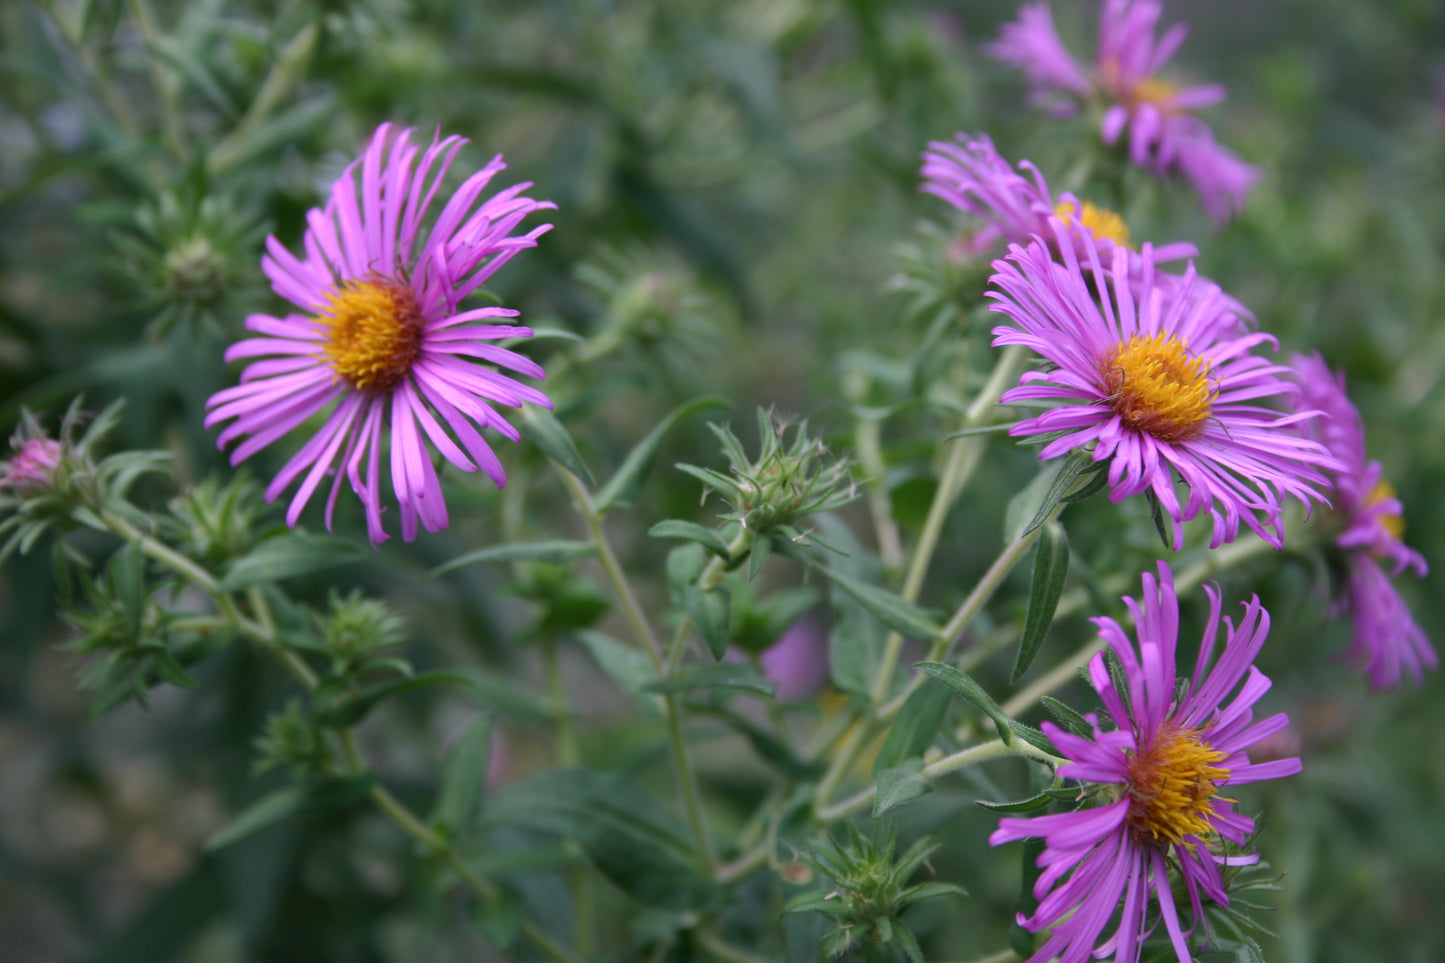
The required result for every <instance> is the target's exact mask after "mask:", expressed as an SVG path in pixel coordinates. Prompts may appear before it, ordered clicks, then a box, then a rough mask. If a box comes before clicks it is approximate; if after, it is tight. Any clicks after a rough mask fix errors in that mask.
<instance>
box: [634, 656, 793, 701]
mask: <svg viewBox="0 0 1445 963" xmlns="http://www.w3.org/2000/svg"><path fill="white" fill-rule="evenodd" d="M643 689H644V690H645V691H647V692H690V691H692V690H694V689H748V690H750V691H752V692H759V693H762V694H763V695H767V696H771V695H772V694H773V684H772V683H771V682H769V681H768V680H767V678H766V677H765V676H764V675H763V674H762V673H761V672H759V671H758V667H757V666H755V665H753V664H752V663H751V662H719V663H717V664H716V665H695V666H690V667H688V668H686V669H683V670H682V671H680V672H678V673H677V674H676V675H674V676H673V677H672V678H670V679H659V680H657V681H655V682H649V683H648V684H647V685H645V686H644V687H643Z"/></svg>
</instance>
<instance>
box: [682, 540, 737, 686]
mask: <svg viewBox="0 0 1445 963" xmlns="http://www.w3.org/2000/svg"><path fill="white" fill-rule="evenodd" d="M752 542H753V535H752V533H751V532H749V531H748V530H747V529H746V528H741V527H739V529H738V532H737V534H736V535H734V536H733V537H732V540H731V541H729V542H728V554H727V558H726V559H724V558H722V557H721V556H718V555H714V556H713V557H712V559H711V561H709V562H708V563H707V567H705V568H704V569H703V570H702V574H700V575H698V577H697V584H698V587H699V588H701V589H703V590H704V591H706V590H707V589H708V588H709V587H710V586H711V585H712V584H713V583H715V582H717V581H719V580H721V579H722V577H723V572H725V571H726V570H727V565H728V560H729V559H734V558H737V557H738V554H739V553H741V552H743V551H746V550H747V548H748V546H749V545H751V544H752ZM692 628H693V625H692V618H691V616H689V615H688V614H687V613H686V612H684V613H682V618H680V619H678V622H677V628H676V630H674V631H673V634H672V642H671V643H670V644H669V645H668V647H667V657H666V659H665V660H664V667H663V673H664V674H663V678H664V679H670V678H672V677H673V675H674V674H676V672H677V664H678V662H680V661H682V653H683V650H684V649H685V648H686V646H687V639H688V636H689V635H690V634H691V632H692Z"/></svg>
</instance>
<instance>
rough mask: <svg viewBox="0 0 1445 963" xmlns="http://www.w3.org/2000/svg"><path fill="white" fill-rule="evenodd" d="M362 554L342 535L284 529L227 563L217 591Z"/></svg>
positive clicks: (272, 579)
mask: <svg viewBox="0 0 1445 963" xmlns="http://www.w3.org/2000/svg"><path fill="white" fill-rule="evenodd" d="M362 554H363V553H362V549H361V547H360V546H359V545H357V544H355V543H354V542H350V541H348V540H346V539H344V538H338V537H336V536H333V535H310V534H307V533H305V532H286V533H284V534H281V535H277V536H275V537H273V538H268V539H266V540H265V541H264V542H262V543H260V544H259V545H257V546H256V547H255V548H253V549H252V550H251V551H250V552H248V553H246V554H245V555H243V556H241V557H240V558H238V559H236V560H235V561H233V562H232V563H231V564H230V565H228V566H227V567H226V572H225V574H224V575H223V576H222V577H221V591H223V592H235V591H238V590H240V589H243V588H247V587H249V586H252V585H259V584H261V583H263V582H276V581H280V580H281V579H286V578H295V577H296V576H298V575H309V574H311V573H312V572H319V571H322V570H323V569H328V568H334V567H336V566H337V565H345V564H347V563H349V562H355V561H357V560H358V559H360V558H361V556H362Z"/></svg>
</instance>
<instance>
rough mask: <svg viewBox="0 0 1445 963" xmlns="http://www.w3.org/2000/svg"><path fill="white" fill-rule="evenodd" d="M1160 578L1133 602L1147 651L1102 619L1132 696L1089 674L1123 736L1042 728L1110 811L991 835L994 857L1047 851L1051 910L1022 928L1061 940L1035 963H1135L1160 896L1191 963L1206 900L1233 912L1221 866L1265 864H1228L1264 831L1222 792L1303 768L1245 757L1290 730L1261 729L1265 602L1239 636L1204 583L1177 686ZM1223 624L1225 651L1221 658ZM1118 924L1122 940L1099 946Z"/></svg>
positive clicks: (1046, 905)
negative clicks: (1202, 608)
mask: <svg viewBox="0 0 1445 963" xmlns="http://www.w3.org/2000/svg"><path fill="white" fill-rule="evenodd" d="M1158 572H1159V575H1158V578H1157V579H1155V578H1154V577H1153V576H1151V575H1149V574H1148V573H1145V575H1144V577H1143V583H1144V594H1143V598H1142V601H1141V602H1136V601H1135V600H1134V599H1132V598H1125V599H1124V603H1125V604H1126V605H1127V606H1128V608H1129V611H1130V613H1131V614H1132V615H1133V617H1134V624H1135V626H1136V629H1135V635H1136V636H1137V639H1138V642H1137V646H1136V644H1135V642H1134V641H1132V640H1131V639H1130V638H1129V636H1128V634H1127V633H1125V631H1124V629H1123V628H1122V627H1120V625H1119V624H1118V623H1117V622H1115V621H1114V620H1113V619H1110V618H1096V619H1094V620H1093V621H1094V624H1095V625H1097V626H1098V627H1099V634H1100V636H1101V637H1102V638H1103V640H1104V641H1105V642H1106V643H1107V644H1108V646H1109V648H1110V649H1111V650H1112V651H1113V653H1114V655H1115V656H1117V657H1118V659H1119V662H1120V664H1122V666H1123V669H1124V676H1125V678H1127V680H1128V687H1127V689H1126V690H1125V691H1123V692H1120V691H1118V690H1117V689H1116V688H1115V687H1114V682H1113V680H1112V678H1111V676H1110V673H1109V669H1108V667H1107V665H1106V662H1105V658H1104V654H1103V653H1099V654H1097V655H1095V656H1094V658H1093V660H1092V661H1091V662H1090V663H1089V679H1090V681H1091V682H1092V684H1093V686H1094V688H1095V689H1096V690H1097V691H1098V694H1099V697H1100V699H1101V700H1102V701H1103V704H1104V709H1105V711H1106V712H1107V713H1108V715H1109V717H1110V719H1111V720H1112V722H1113V724H1114V728H1112V729H1110V730H1108V731H1105V730H1103V729H1101V728H1100V726H1099V721H1098V719H1097V717H1095V716H1093V715H1090V716H1088V717H1086V718H1087V719H1088V720H1089V722H1090V723H1091V724H1092V725H1093V727H1094V732H1093V736H1092V738H1085V737H1083V736H1077V735H1072V734H1070V733H1068V732H1064V731H1063V730H1061V729H1059V728H1058V727H1057V726H1055V725H1053V724H1052V723H1049V722H1045V723H1044V724H1043V728H1044V731H1045V732H1046V733H1047V734H1048V737H1049V738H1050V739H1051V740H1052V741H1053V743H1054V745H1055V746H1057V747H1058V749H1059V751H1060V752H1061V753H1063V755H1064V756H1066V757H1067V758H1068V759H1069V763H1068V764H1067V765H1064V766H1061V767H1059V775H1061V776H1065V777H1069V778H1073V779H1078V780H1080V781H1081V782H1085V783H1092V784H1095V785H1096V786H1097V792H1096V793H1095V795H1096V797H1097V798H1099V799H1101V800H1102V804H1100V805H1097V806H1093V807H1091V808H1087V809H1081V810H1079V811H1077V812H1071V813H1061V814H1057V815H1049V816H1038V817H1035V818H1032V819H1019V818H1007V819H1001V820H999V828H998V829H997V830H996V831H995V832H994V833H993V835H992V836H990V837H989V842H990V843H991V844H993V845H995V846H998V845H1000V844H1002V843H1008V842H1013V841H1016V840H1021V839H1026V838H1029V837H1041V838H1043V840H1044V843H1045V848H1044V852H1043V854H1042V855H1041V856H1040V857H1039V862H1038V865H1039V866H1040V867H1041V868H1042V869H1043V872H1042V873H1041V874H1040V875H1039V878H1038V881H1037V882H1036V883H1035V884H1034V895H1035V896H1037V897H1038V898H1039V900H1040V903H1039V906H1038V909H1037V910H1035V912H1034V915H1033V916H1031V917H1023V916H1022V915H1020V918H1019V924H1020V925H1021V926H1024V927H1025V928H1027V929H1029V930H1031V931H1033V932H1038V931H1040V930H1044V929H1049V928H1052V932H1051V933H1050V934H1049V937H1048V939H1047V940H1046V941H1045V942H1044V945H1043V946H1042V947H1041V948H1040V949H1039V951H1038V952H1037V953H1035V954H1034V955H1033V957H1032V958H1031V960H1030V963H1043V961H1045V960H1051V959H1054V958H1055V957H1058V958H1059V959H1060V960H1061V961H1062V963H1082V961H1084V960H1087V959H1089V957H1090V956H1091V955H1092V956H1096V957H1101V958H1102V957H1104V956H1106V955H1110V954H1112V955H1113V958H1114V959H1116V960H1120V961H1137V960H1138V959H1139V957H1140V953H1141V949H1142V944H1143V942H1144V940H1145V939H1146V938H1147V937H1148V936H1149V935H1150V933H1151V932H1152V929H1153V927H1152V926H1147V925H1146V921H1147V919H1148V917H1149V915H1150V914H1149V904H1150V901H1151V895H1150V894H1151V891H1152V893H1153V896H1152V900H1153V902H1154V903H1155V904H1156V905H1157V908H1158V921H1162V922H1163V924H1164V928H1165V930H1166V932H1167V933H1168V935H1169V939H1170V941H1171V943H1172V944H1173V946H1174V952H1175V954H1176V955H1177V956H1178V958H1179V960H1180V961H1181V963H1188V961H1189V960H1190V959H1191V956H1190V953H1189V945H1188V937H1189V934H1190V933H1191V932H1192V931H1193V927H1194V925H1197V924H1198V923H1199V922H1200V921H1201V920H1202V919H1203V901H1204V899H1205V898H1208V899H1210V900H1213V901H1214V902H1215V903H1218V904H1220V905H1225V906H1227V905H1228V904H1229V894H1228V893H1227V892H1226V890H1225V886H1224V880H1223V878H1222V876H1221V873H1220V870H1219V867H1220V866H1222V865H1236V866H1237V865H1246V864H1249V863H1253V862H1255V861H1257V859H1258V857H1257V856H1231V857H1226V856H1224V855H1221V853H1220V850H1221V849H1222V844H1221V840H1227V841H1228V842H1230V843H1233V844H1235V845H1240V846H1242V845H1243V844H1244V843H1245V842H1246V841H1247V840H1248V839H1249V836H1250V834H1251V833H1252V832H1254V820H1252V819H1250V818H1249V817H1247V816H1242V815H1240V814H1238V813H1236V812H1235V811H1234V808H1233V804H1234V800H1232V799H1227V798H1225V797H1223V796H1221V795H1219V792H1220V790H1221V789H1222V788H1223V787H1225V786H1237V785H1240V784H1243V783H1249V782H1258V781H1260V780H1264V779H1277V778H1279V777H1281V776H1289V775H1293V774H1295V773H1297V772H1299V771H1300V761H1299V760H1298V759H1293V758H1291V759H1276V760H1273V761H1270V762H1266V763H1260V764H1255V763H1251V762H1250V759H1249V756H1248V755H1247V754H1246V752H1245V750H1246V749H1248V748H1249V747H1251V746H1253V745H1255V744H1256V743H1258V742H1260V741H1262V740H1264V739H1266V738H1267V737H1269V736H1271V735H1273V734H1275V733H1277V732H1279V731H1281V730H1282V729H1284V727H1285V726H1286V725H1287V724H1288V723H1289V720H1288V718H1287V717H1286V716H1285V715H1284V713H1280V714H1279V715H1275V716H1271V717H1269V718H1268V719H1264V720H1262V721H1260V722H1254V713H1253V707H1254V704H1255V703H1256V702H1258V701H1259V699H1260V698H1261V697H1262V696H1263V695H1264V694H1265V693H1266V692H1268V691H1269V688H1270V681H1269V679H1268V678H1266V677H1265V676H1264V675H1263V674H1262V673H1261V672H1260V671H1259V669H1257V668H1255V667H1254V664H1253V663H1254V658H1255V656H1256V655H1257V654H1258V653H1259V650H1260V647H1261V646H1262V645H1263V644H1264V641H1265V638H1266V636H1268V634H1269V613H1268V612H1266V611H1265V610H1264V609H1263V607H1261V606H1260V604H1259V597H1258V596H1255V597H1254V598H1253V599H1252V600H1251V601H1250V602H1248V603H1247V604H1245V606H1244V615H1243V617H1242V618H1241V619H1240V622H1239V625H1238V626H1237V627H1236V626H1235V624H1234V622H1233V621H1232V620H1231V619H1229V618H1224V619H1222V620H1221V617H1220V599H1219V592H1218V590H1217V589H1216V588H1215V587H1213V586H1205V588H1204V590H1205V592H1206V593H1207V594H1208V595H1209V608H1210V611H1209V620H1208V623H1207V624H1206V627H1205V630H1204V636H1203V640H1202V641H1201V643H1200V647H1199V657H1198V660H1197V661H1196V663H1195V666H1194V674H1193V676H1192V677H1191V679H1190V680H1189V681H1188V682H1186V683H1184V684H1183V685H1182V686H1179V685H1177V683H1176V665H1175V657H1176V646H1177V643H1178V636H1179V600H1178V599H1177V598H1176V596H1175V594H1174V576H1173V573H1172V572H1171V571H1170V570H1169V566H1168V565H1166V564H1164V563H1163V562H1160V563H1159V567H1158ZM1221 621H1223V623H1224V627H1225V633H1224V635H1225V638H1224V648H1223V651H1222V652H1221V653H1220V655H1219V658H1218V659H1217V660H1216V659H1214V653H1215V650H1216V645H1215V643H1216V641H1217V639H1218V635H1219V625H1220V622H1221ZM1211 661H1212V662H1213V664H1212V665H1211ZM1231 694H1232V698H1231ZM1171 866H1172V867H1173V868H1174V869H1175V871H1176V872H1177V875H1178V878H1179V880H1180V882H1181V883H1182V886H1183V890H1184V892H1186V893H1187V894H1188V897H1189V908H1190V910H1191V913H1192V919H1193V922H1192V923H1191V925H1190V926H1189V927H1188V928H1186V927H1185V926H1184V925H1183V923H1182V921H1181V919H1180V912H1179V907H1178V906H1177V905H1176V904H1175V897H1174V890H1173V886H1172V884H1171V882H1170V868H1171ZM1065 877H1067V878H1065ZM1113 920H1117V925H1116V927H1115V929H1114V932H1113V933H1112V934H1111V935H1110V936H1108V937H1107V938H1106V939H1103V940H1102V941H1101V937H1102V936H1103V934H1104V931H1105V930H1106V929H1107V928H1108V927H1109V924H1110V922H1111V921H1113ZM1155 925H1157V923H1156V924H1155Z"/></svg>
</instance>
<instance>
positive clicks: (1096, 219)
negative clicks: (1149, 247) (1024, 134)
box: [919, 133, 1198, 264]
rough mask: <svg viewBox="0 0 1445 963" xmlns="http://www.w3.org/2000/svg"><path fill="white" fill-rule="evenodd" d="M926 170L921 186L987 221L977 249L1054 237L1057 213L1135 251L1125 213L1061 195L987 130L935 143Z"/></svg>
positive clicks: (1167, 249) (1179, 251)
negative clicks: (1009, 155) (1014, 161)
mask: <svg viewBox="0 0 1445 963" xmlns="http://www.w3.org/2000/svg"><path fill="white" fill-rule="evenodd" d="M1020 172H1022V173H1020ZM920 174H921V176H922V178H923V184H922V185H921V186H920V187H919V190H921V191H923V192H924V193H925V194H932V195H934V196H935V197H940V198H942V199H943V200H945V201H947V202H948V203H949V204H952V205H953V206H954V207H956V208H958V209H959V210H961V211H964V212H965V213H968V214H972V215H973V216H975V217H977V218H979V219H980V220H983V221H985V222H987V224H986V226H985V227H984V228H983V229H982V230H980V231H979V232H978V233H977V234H976V235H974V237H973V239H972V242H971V244H970V246H971V247H972V248H973V251H974V253H982V252H984V251H987V250H988V249H989V248H991V247H993V246H994V244H995V243H997V242H998V241H999V239H1003V240H1005V241H1009V242H1011V243H1014V244H1027V243H1028V242H1029V241H1030V240H1031V239H1032V238H1034V237H1044V238H1047V237H1050V236H1051V232H1050V229H1049V218H1051V217H1055V216H1057V217H1059V218H1060V219H1062V220H1063V222H1064V223H1065V224H1066V225H1067V226H1068V227H1070V228H1071V229H1073V230H1074V231H1075V232H1076V233H1081V232H1087V233H1088V234H1089V235H1090V236H1091V237H1092V238H1093V239H1094V241H1095V243H1096V244H1097V245H1098V246H1099V250H1101V251H1103V252H1105V253H1108V252H1109V251H1112V250H1113V249H1114V248H1115V247H1122V248H1125V249H1129V250H1132V248H1129V226H1128V225H1127V224H1125V223H1124V219H1123V218H1122V217H1120V216H1119V215H1118V214H1116V213H1114V212H1113V211H1111V210H1109V209H1107V208H1103V207H1098V206H1096V205H1094V204H1092V203H1090V202H1088V201H1081V200H1079V198H1077V197H1075V196H1074V195H1073V194H1069V193H1064V194H1060V195H1059V196H1058V197H1057V198H1055V197H1054V195H1053V194H1052V193H1051V192H1050V191H1049V185H1048V183H1047V182H1046V181H1045V180H1044V175H1043V174H1041V173H1040V172H1039V169H1038V168H1037V167H1035V166H1034V164H1033V163H1032V162H1031V161H1027V160H1025V161H1020V162H1019V164H1018V168H1017V169H1015V168H1014V167H1012V166H1010V164H1009V162H1008V161H1006V160H1004V159H1003V157H1001V156H1000V155H999V153H998V151H997V150H995V149H994V146H993V141H992V140H990V139H989V138H988V135H986V134H977V135H970V134H964V133H959V134H955V135H954V139H953V140H952V141H931V142H929V144H928V149H927V150H925V151H924V152H923V167H922V170H921V171H920ZM1025 174H1027V175H1028V176H1024V175H1025ZM1197 253H1198V251H1197V250H1196V249H1195V247H1194V245H1192V244H1168V245H1164V246H1162V247H1156V248H1155V249H1154V261H1155V263H1156V264H1157V263H1161V262H1164V261H1172V260H1179V259H1181V258H1187V257H1193V256H1194V255H1195V254H1197Z"/></svg>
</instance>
